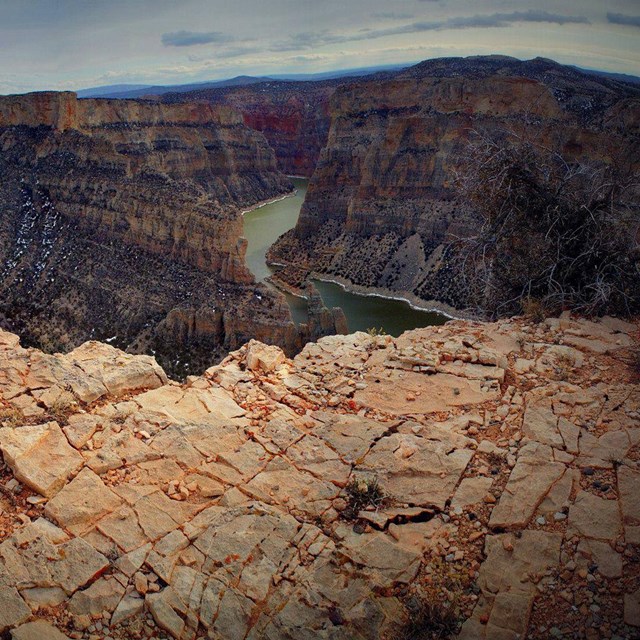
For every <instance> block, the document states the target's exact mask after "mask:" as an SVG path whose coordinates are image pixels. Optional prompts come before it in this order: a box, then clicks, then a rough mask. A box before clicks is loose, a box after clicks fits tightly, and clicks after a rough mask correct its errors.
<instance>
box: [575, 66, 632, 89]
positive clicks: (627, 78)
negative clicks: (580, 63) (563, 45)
mask: <svg viewBox="0 0 640 640" xmlns="http://www.w3.org/2000/svg"><path fill="white" fill-rule="evenodd" d="M568 66H570V67H571V68H573V69H577V70H578V71H582V73H588V74H590V75H592V76H600V77H601V78H609V79H610V80H618V81H619V82H630V83H631V84H640V77H638V76H632V75H629V74H628V73H613V72H611V71H599V70H598V69H585V68H584V67H576V66H574V65H568Z"/></svg>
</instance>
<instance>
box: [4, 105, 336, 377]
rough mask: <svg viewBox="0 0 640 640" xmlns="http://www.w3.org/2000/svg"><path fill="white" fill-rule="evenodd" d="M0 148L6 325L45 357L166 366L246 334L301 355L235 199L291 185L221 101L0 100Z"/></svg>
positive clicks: (243, 203)
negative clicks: (55, 353) (91, 349)
mask: <svg viewBox="0 0 640 640" xmlns="http://www.w3.org/2000/svg"><path fill="white" fill-rule="evenodd" d="M0 149H1V151H0V173H1V174H2V180H1V181H0V212H1V216H0V294H1V297H2V303H0V321H1V322H2V323H3V325H4V326H5V327H9V328H11V329H12V330H15V331H17V332H18V333H20V335H21V336H23V337H24V338H26V339H27V341H28V342H30V343H31V344H38V345H41V346H44V347H46V349H47V350H54V349H70V348H73V347H74V346H77V345H78V344H80V343H81V342H83V341H85V340H87V339H89V338H97V339H101V340H109V341H111V342H113V343H114V344H116V345H118V346H119V347H121V348H126V349H128V350H130V351H133V352H137V353H140V352H147V353H149V352H154V353H156V355H157V356H158V358H159V359H160V360H161V362H162V363H163V365H164V366H165V367H166V368H168V369H170V370H171V371H173V372H175V373H176V374H185V373H190V372H192V371H197V370H203V369H204V368H206V366H208V365H210V364H211V363H212V362H213V361H214V359H215V357H219V356H221V355H222V354H223V353H226V352H228V350H229V349H235V348H237V347H239V346H240V345H241V344H243V343H244V342H245V341H246V340H248V339H250V338H252V337H259V338H260V339H262V340H264V341H271V342H276V343H277V344H279V345H281V346H283V347H285V348H286V349H287V352H288V353H289V354H292V353H293V352H294V351H295V350H296V349H299V348H301V346H302V343H303V340H304V338H303V337H301V335H300V334H299V332H297V330H296V327H295V326H294V324H293V323H292V321H291V316H290V313H289V310H288V308H287V306H286V304H285V302H284V299H283V298H282V297H281V296H280V295H279V294H277V293H275V292H274V291H273V290H272V289H270V288H267V287H265V286H264V285H261V284H256V283H254V280H253V276H252V274H251V273H250V272H249V271H248V269H247V267H246V265H245V263H244V255H245V251H246V242H245V241H243V240H242V239H241V237H240V236H241V235H242V220H241V216H240V212H239V211H240V209H241V208H246V207H248V206H251V205H252V204H256V203H258V202H261V201H263V200H266V199H269V198H272V197H273V196H277V195H278V194H282V193H286V192H287V191H289V190H290V189H291V188H292V186H291V184H290V182H289V180H288V179H287V178H286V177H285V176H284V175H283V174H282V173H281V172H280V171H279V170H278V169H277V167H276V161H275V157H274V155H273V152H272V150H271V149H270V148H269V146H268V144H267V142H266V141H265V139H264V137H263V136H262V135H261V134H259V133H257V132H255V131H253V130H251V129H249V128H247V127H245V126H244V125H243V123H242V117H241V116H240V115H239V114H238V113H237V112H236V111H234V110H233V109H232V108H230V107H229V106H224V105H221V106H211V105H207V104H176V105H168V104H161V103H152V102H144V101H129V100H125V101H120V100H77V99H76V96H75V94H72V93H42V94H29V95H25V96H9V97H3V98H0ZM333 330H334V329H331V331H333ZM326 331H329V330H328V329H327V330H326ZM320 335H322V334H321V333H318V334H317V335H316V336H315V337H319V336H320Z"/></svg>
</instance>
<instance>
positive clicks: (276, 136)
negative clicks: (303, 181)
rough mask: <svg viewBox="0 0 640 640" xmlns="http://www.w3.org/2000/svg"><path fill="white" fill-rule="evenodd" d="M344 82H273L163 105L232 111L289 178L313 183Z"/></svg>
mask: <svg viewBox="0 0 640 640" xmlns="http://www.w3.org/2000/svg"><path fill="white" fill-rule="evenodd" d="M342 82H344V80H342V79H341V80H329V81H322V82H285V81H269V82H261V83H258V84H252V85H248V86H243V87H225V88H221V89H203V90H201V91H190V92H187V93H179V94H168V95H165V96H163V97H162V100H163V101H164V102H170V103H174V104H178V103H180V102H183V101H185V100H187V101H189V102H194V101H197V102H204V103H206V104H214V105H230V106H232V107H233V108H234V109H235V110H237V111H238V112H239V113H241V114H242V118H243V121H244V123H245V124H246V125H247V126H248V127H251V128H252V129H255V130H256V131H260V132H261V133H262V134H264V136H265V138H266V139H267V141H268V143H269V146H270V147H271V148H272V149H273V150H274V153H275V155H276V159H277V161H278V166H279V168H280V169H281V170H282V171H283V172H284V173H286V174H287V175H294V176H305V177H310V176H311V175H312V174H313V172H314V170H315V168H316V164H317V162H318V158H319V157H320V152H321V151H322V149H323V148H324V146H325V145H326V142H327V136H328V133H329V124H330V116H329V100H330V98H331V96H332V95H333V93H334V92H335V90H336V88H337V87H338V86H339V85H340V84H341V83H342Z"/></svg>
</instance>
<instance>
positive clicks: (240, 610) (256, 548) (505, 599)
mask: <svg viewBox="0 0 640 640" xmlns="http://www.w3.org/2000/svg"><path fill="white" fill-rule="evenodd" d="M639 330H640V325H639V324H638V323H628V322H622V321H620V320H616V319H613V318H604V319H603V320H601V321H599V322H590V321H587V320H581V319H574V318H571V317H569V316H564V317H562V318H560V319H550V320H547V321H545V322H543V323H541V324H531V323H529V322H527V321H526V320H524V319H518V318H515V319H511V320H504V321H501V322H498V323H495V324H480V323H472V322H462V321H455V322H450V323H448V324H447V325H445V326H443V327H433V328H427V329H419V330H415V331H410V332H407V333H405V334H403V335H402V336H400V337H399V338H395V339H394V338H391V337H389V336H376V337H373V336H370V335H367V334H364V333H357V334H354V335H350V336H333V337H327V338H323V339H322V340H320V341H319V342H318V343H313V344H308V345H307V346H306V347H305V349H304V350H303V351H302V352H301V353H300V354H299V355H297V356H296V357H295V358H294V359H293V360H290V359H287V358H286V356H285V354H284V353H283V352H282V351H281V350H280V349H278V348H277V347H273V346H265V345H263V344H261V343H258V342H255V341H253V342H250V343H249V344H248V345H246V346H244V347H243V348H242V349H240V350H239V351H237V352H235V353H232V354H230V355H229V356H228V357H227V358H226V359H225V360H224V361H223V362H221V363H220V364H219V365H217V366H215V367H212V368H210V369H209V370H207V372H206V373H205V374H204V375H203V376H202V377H191V378H189V379H188V380H187V382H186V383H185V384H182V385H180V384H177V383H175V382H172V381H170V380H168V379H167V377H166V375H165V374H164V372H163V370H162V369H161V368H160V367H159V366H158V365H157V363H156V362H155V360H154V359H153V358H150V357H147V356H132V355H128V354H124V353H123V352H121V351H118V350H117V349H114V348H113V347H110V346H108V345H104V344H100V343H97V342H88V343H86V344H83V345H82V346H80V347H78V348H77V349H75V350H74V351H72V352H70V353H68V354H66V355H60V354H57V355H45V354H43V353H41V352H39V351H36V350H34V349H24V348H22V347H21V346H20V344H19V341H18V338H17V337H16V336H14V335H12V334H9V333H6V332H0V402H1V404H2V417H1V418H0V421H1V422H2V425H1V427H0V451H1V452H2V456H3V461H4V464H3V466H2V468H1V474H0V488H1V490H0V506H1V508H2V509H1V511H0V581H1V583H2V589H0V604H1V605H2V606H1V607H0V632H1V633H6V632H7V631H8V630H11V633H12V634H13V635H12V637H13V638H18V639H19V638H44V637H46V638H56V639H61V640H62V639H64V638H90V637H95V635H96V634H99V635H103V634H108V636H109V637H110V638H114V639H118V640H120V639H122V640H124V638H148V637H150V636H152V637H154V638H177V639H188V638H195V637H204V635H207V637H212V638H228V639H235V638H238V639H240V638H273V639H280V638H283V639H284V638H289V639H293V638H301V637H302V638H334V639H337V638H343V639H345V640H347V639H353V638H362V639H365V638H389V639H391V638H398V637H411V636H407V635H402V634H403V633H405V631H407V629H408V630H409V631H410V630H411V629H414V630H415V625H416V624H418V625H420V624H423V625H425V628H428V629H429V628H431V629H432V628H433V626H431V627H430V626H426V625H434V624H440V625H442V626H441V627H440V628H442V629H443V634H445V633H446V634H447V635H443V636H442V637H456V636H457V637H459V638H465V639H474V640H477V639H479V638H486V640H493V639H495V638H505V639H507V638H508V639H510V640H515V639H516V638H530V639H533V638H539V639H542V638H545V639H546V638H548V637H550V636H552V637H558V636H559V635H560V634H562V635H564V636H565V637H586V638H596V637H601V636H599V634H600V632H601V630H602V629H607V630H608V632H610V634H611V635H612V636H614V635H615V636H616V637H619V638H625V639H631V638H633V637H637V629H638V627H639V626H640V582H639V578H638V574H637V571H636V570H635V568H637V558H638V553H639V551H640V507H639V504H638V495H640V462H639V461H640V420H639V418H640V387H639V385H638V374H639V372H638V370H637V349H638V343H637V339H638V332H639ZM634 363H635V365H634ZM634 366H635V368H634ZM412 625H413V626H412ZM407 633H408V631H407ZM38 634H40V635H38Z"/></svg>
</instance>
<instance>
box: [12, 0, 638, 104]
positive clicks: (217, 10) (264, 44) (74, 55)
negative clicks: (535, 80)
mask: <svg viewBox="0 0 640 640" xmlns="http://www.w3.org/2000/svg"><path fill="white" fill-rule="evenodd" d="M493 53H496V54H504V55H512V56H515V57H517V58H521V59H530V58H534V57H536V56H543V57H546V58H553V59H554V60H557V61H558V62H562V63H567V64H576V65H579V66H582V67H587V68H592V69H602V70H605V71H615V72H621V73H630V74H633V75H640V0H579V1H578V0H573V1H570V0H511V1H507V0H0V94H7V93H22V92H26V91H40V90H45V89H55V90H63V89H64V90H74V89H82V88H87V87H94V86H101V85H111V84H121V83H131V84H184V83H190V82H201V81H207V80H218V79H223V78H230V77H233V76H236V75H268V74H270V73H272V74H275V73H316V72H323V71H331V70H337V69H350V68H357V67H366V66H376V65H386V64H398V63H413V62H418V61H420V60H425V59H427V58H437V57H443V56H467V55H486V54H493Z"/></svg>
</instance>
